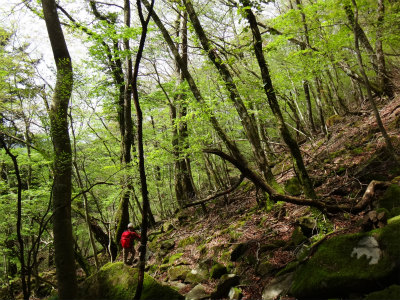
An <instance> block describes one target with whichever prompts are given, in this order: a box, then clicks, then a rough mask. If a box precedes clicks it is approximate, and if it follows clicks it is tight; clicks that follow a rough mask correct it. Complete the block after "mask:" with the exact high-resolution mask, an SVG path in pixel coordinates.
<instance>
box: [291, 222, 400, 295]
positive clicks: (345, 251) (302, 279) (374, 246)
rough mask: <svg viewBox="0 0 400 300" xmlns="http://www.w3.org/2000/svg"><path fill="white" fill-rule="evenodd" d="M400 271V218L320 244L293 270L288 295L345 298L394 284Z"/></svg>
mask: <svg viewBox="0 0 400 300" xmlns="http://www.w3.org/2000/svg"><path fill="white" fill-rule="evenodd" d="M399 270H400V217H397V218H395V219H392V220H389V221H388V225H387V226H386V227H384V228H380V229H376V230H373V231H370V232H368V233H358V234H348V235H343V236H338V237H334V238H332V239H330V240H327V241H325V242H323V243H322V244H321V245H320V246H319V248H318V249H317V251H316V252H315V254H314V255H313V257H312V258H311V259H310V260H309V261H307V262H306V263H304V264H301V265H300V266H299V268H298V269H297V270H296V272H295V274H294V277H293V283H292V285H291V288H290V290H289V293H290V294H291V295H293V296H295V297H296V298H300V299H306V298H331V297H348V296H349V295H355V294H360V295H361V294H363V293H366V292H371V291H374V290H378V289H382V287H384V286H387V285H390V284H391V283H394V282H395V280H396V278H397V277H398V272H399Z"/></svg>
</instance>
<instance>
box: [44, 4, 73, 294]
mask: <svg viewBox="0 0 400 300" xmlns="http://www.w3.org/2000/svg"><path fill="white" fill-rule="evenodd" d="M42 7H43V15H44V19H45V22H46V27H47V32H48V35H49V38H50V43H51V47H52V49H53V55H54V59H55V62H56V67H57V81H56V85H55V88H54V94H53V100H52V105H51V108H50V128H51V131H50V132H51V137H52V140H53V147H54V185H53V233H54V249H55V263H56V272H57V282H58V283H57V287H58V294H59V298H60V299H74V298H76V291H77V281H76V273H75V259H74V249H73V244H74V242H73V238H72V224H71V172H72V151H71V143H70V139H69V132H68V103H69V99H70V97H71V93H72V85H73V76H72V63H71V58H70V56H69V52H68V48H67V44H66V42H65V39H64V34H63V32H62V29H61V25H60V21H59V18H58V14H57V8H56V3H55V1H54V0H43V1H42Z"/></svg>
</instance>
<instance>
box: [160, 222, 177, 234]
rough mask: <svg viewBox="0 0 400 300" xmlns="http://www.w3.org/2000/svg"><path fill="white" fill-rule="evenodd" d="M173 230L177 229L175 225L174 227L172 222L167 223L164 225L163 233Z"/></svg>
mask: <svg viewBox="0 0 400 300" xmlns="http://www.w3.org/2000/svg"><path fill="white" fill-rule="evenodd" d="M172 229H175V227H174V225H172V223H170V222H165V223H164V224H163V226H162V231H163V232H168V231H170V230H172Z"/></svg>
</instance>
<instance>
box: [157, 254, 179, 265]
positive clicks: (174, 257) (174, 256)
mask: <svg viewBox="0 0 400 300" xmlns="http://www.w3.org/2000/svg"><path fill="white" fill-rule="evenodd" d="M182 255H183V253H175V254H172V255H171V256H167V257H165V258H164V259H163V261H162V262H163V264H173V263H174V262H175V261H176V260H177V259H179V258H181V257H182Z"/></svg>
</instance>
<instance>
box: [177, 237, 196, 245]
mask: <svg viewBox="0 0 400 300" xmlns="http://www.w3.org/2000/svg"><path fill="white" fill-rule="evenodd" d="M196 239H197V237H194V236H189V237H187V238H184V239H182V240H181V241H180V242H179V243H178V247H182V248H183V247H186V246H187V245H192V244H194V243H195V242H196Z"/></svg>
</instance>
